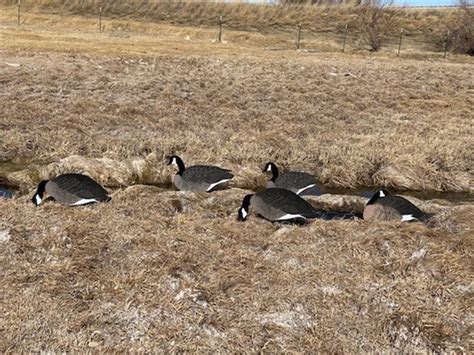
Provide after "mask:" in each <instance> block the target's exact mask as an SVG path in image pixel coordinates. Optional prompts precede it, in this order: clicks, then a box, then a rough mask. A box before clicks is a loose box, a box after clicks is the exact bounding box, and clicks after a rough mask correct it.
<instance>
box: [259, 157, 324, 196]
mask: <svg viewBox="0 0 474 355" xmlns="http://www.w3.org/2000/svg"><path fill="white" fill-rule="evenodd" d="M263 172H270V173H271V174H272V177H271V179H270V180H269V181H268V182H267V188H273V187H279V188H281V189H286V190H290V191H293V192H294V193H295V194H297V195H299V194H301V193H302V192H304V191H306V190H308V189H310V188H312V187H314V186H316V177H315V176H314V175H311V174H308V173H305V172H300V171H287V172H285V173H283V174H281V175H280V174H279V171H278V168H277V166H276V165H275V163H272V162H268V163H267V164H265V168H263Z"/></svg>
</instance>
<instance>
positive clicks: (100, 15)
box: [99, 6, 102, 33]
mask: <svg viewBox="0 0 474 355" xmlns="http://www.w3.org/2000/svg"><path fill="white" fill-rule="evenodd" d="M99 33H102V6H101V7H99Z"/></svg>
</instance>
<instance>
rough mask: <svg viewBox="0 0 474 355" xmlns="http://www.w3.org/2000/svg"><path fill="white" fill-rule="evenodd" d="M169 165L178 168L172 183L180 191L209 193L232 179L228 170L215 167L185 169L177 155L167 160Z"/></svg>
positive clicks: (201, 166) (195, 166) (197, 166)
mask: <svg viewBox="0 0 474 355" xmlns="http://www.w3.org/2000/svg"><path fill="white" fill-rule="evenodd" d="M171 164H174V165H177V166H178V172H177V173H176V175H175V176H174V177H173V183H174V185H175V186H176V187H177V188H178V190H182V191H194V192H211V191H212V190H213V189H214V188H215V187H217V186H218V185H221V184H223V183H225V182H227V181H229V180H231V179H232V178H233V177H234V175H233V174H232V173H231V172H230V170H227V169H222V168H219V167H217V166H211V165H194V166H190V167H188V168H185V166H184V162H183V160H182V159H181V158H180V157H179V156H177V155H172V156H170V157H169V158H168V165H171Z"/></svg>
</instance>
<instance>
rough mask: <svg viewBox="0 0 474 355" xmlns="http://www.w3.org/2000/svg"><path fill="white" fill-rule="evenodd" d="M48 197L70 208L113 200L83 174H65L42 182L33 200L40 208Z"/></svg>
mask: <svg viewBox="0 0 474 355" xmlns="http://www.w3.org/2000/svg"><path fill="white" fill-rule="evenodd" d="M46 196H49V197H52V198H53V199H55V200H56V201H58V202H59V203H62V204H65V205H69V206H80V205H87V204H90V203H96V202H107V201H110V199H111V198H110V197H109V196H108V192H107V191H106V190H105V189H104V188H103V187H102V186H100V185H99V184H98V183H97V182H95V181H94V180H92V179H91V178H90V177H89V176H86V175H82V174H63V175H59V176H57V177H55V178H54V179H51V180H44V181H41V182H40V183H39V184H38V189H37V190H36V193H35V194H34V196H33V197H32V199H31V200H32V201H33V203H34V204H35V205H36V206H39V205H40V204H41V202H43V199H44V198H45V197H46Z"/></svg>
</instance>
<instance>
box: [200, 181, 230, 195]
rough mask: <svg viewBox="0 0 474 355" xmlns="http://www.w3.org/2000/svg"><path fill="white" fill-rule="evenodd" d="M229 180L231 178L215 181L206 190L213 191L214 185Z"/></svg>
mask: <svg viewBox="0 0 474 355" xmlns="http://www.w3.org/2000/svg"><path fill="white" fill-rule="evenodd" d="M229 180H230V179H222V180H219V181H218V182H215V183H213V184H210V185H209V187H208V188H207V190H206V191H207V192H209V191H211V190H212V189H213V188H214V187H216V186H217V185H219V184H222V183H224V182H226V181H229Z"/></svg>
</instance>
